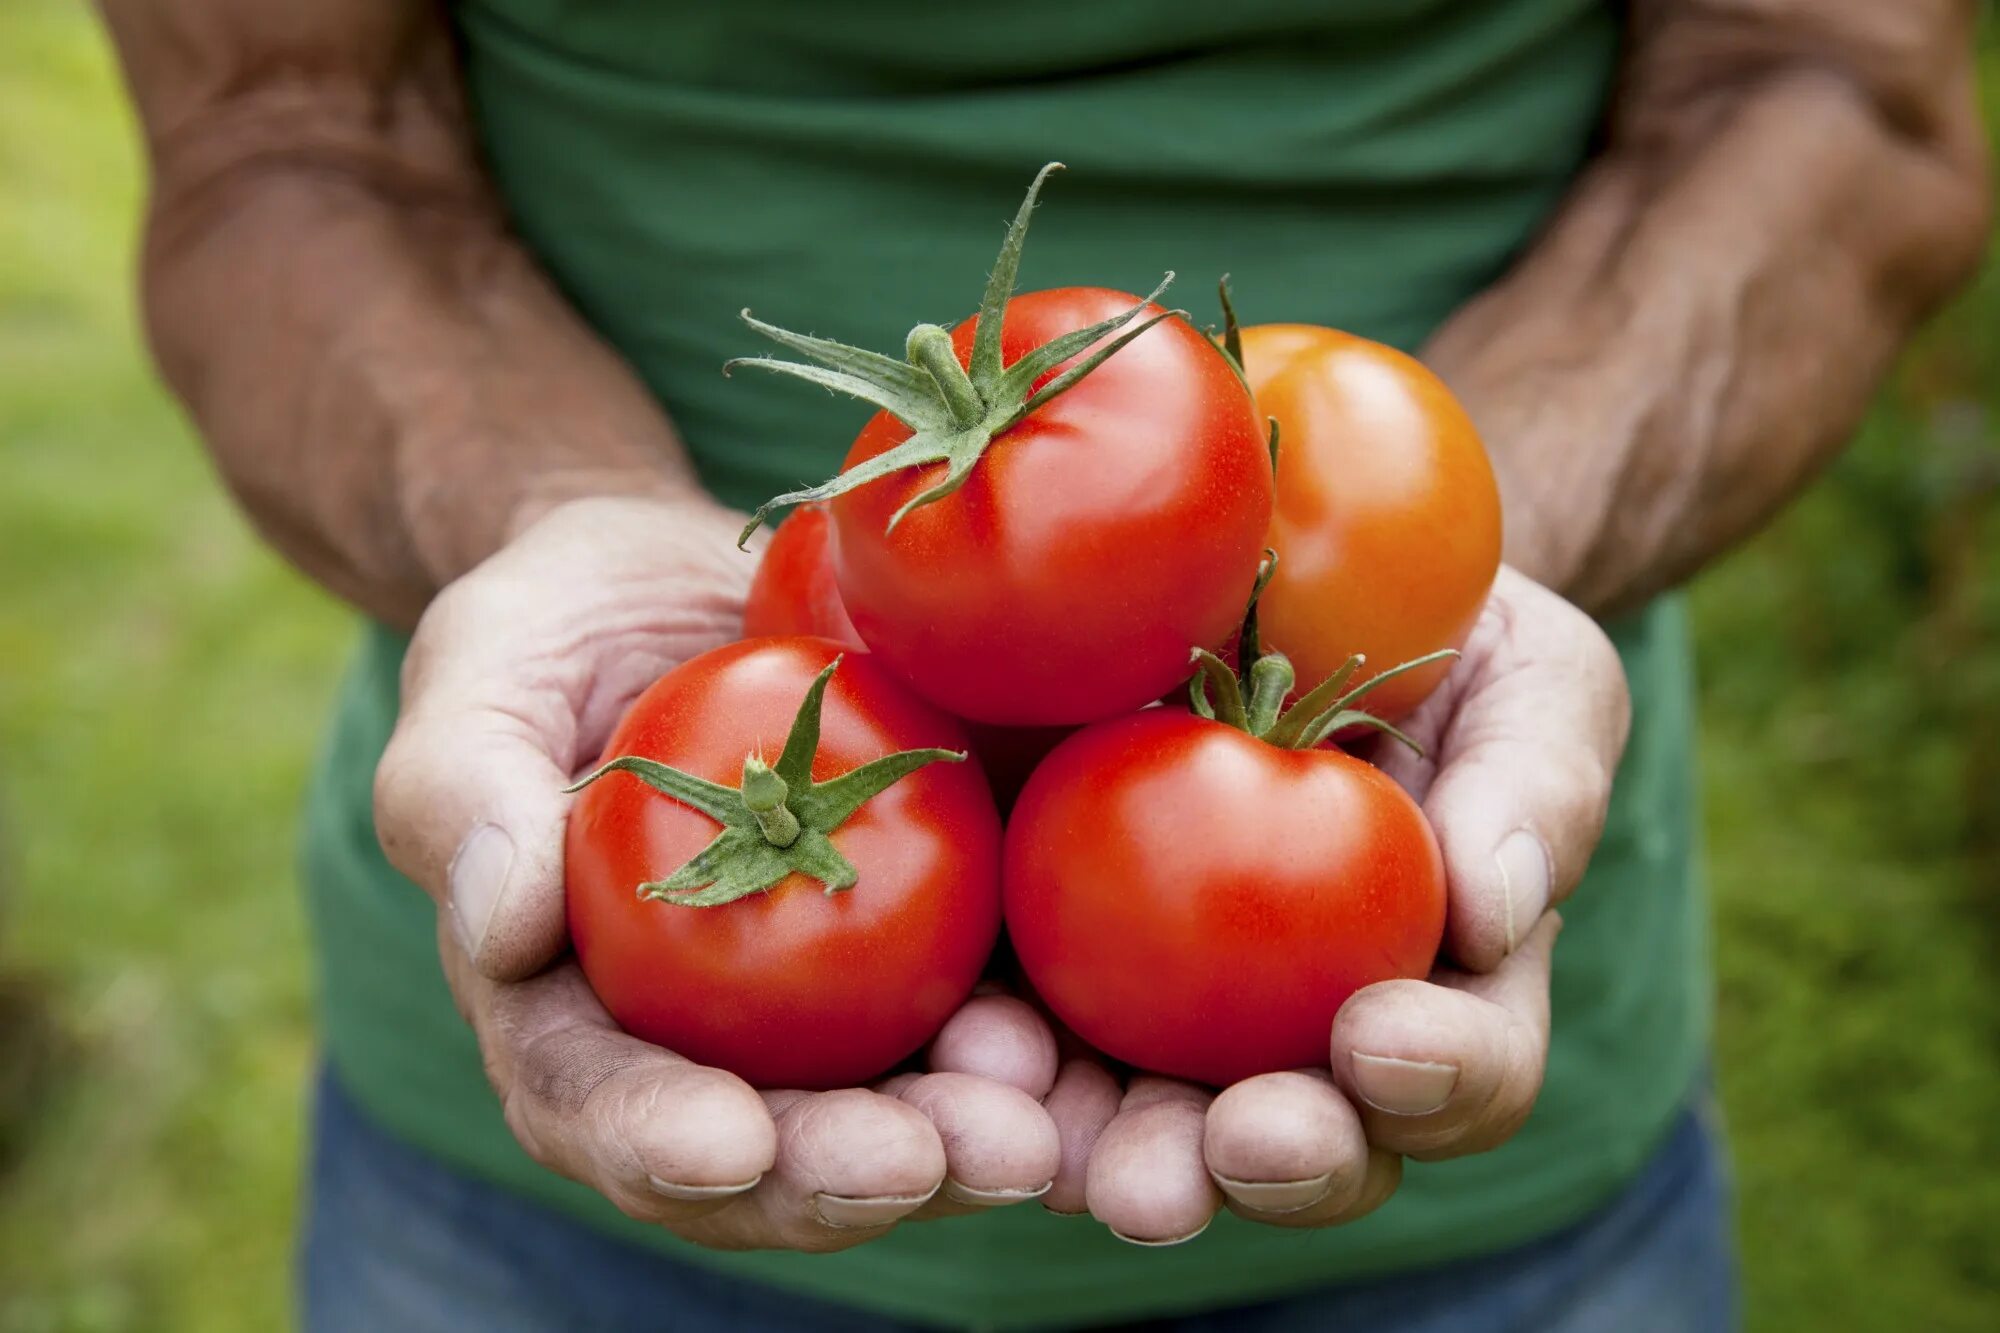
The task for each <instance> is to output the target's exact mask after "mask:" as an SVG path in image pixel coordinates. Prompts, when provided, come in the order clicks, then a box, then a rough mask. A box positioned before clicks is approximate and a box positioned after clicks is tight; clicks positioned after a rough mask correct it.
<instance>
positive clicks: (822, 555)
mask: <svg viewBox="0 0 2000 1333" xmlns="http://www.w3.org/2000/svg"><path fill="white" fill-rule="evenodd" d="M832 542H833V524H832V520H831V519H830V518H829V517H828V516H827V512H826V507H825V506H824V505H816V504H804V505H800V506H799V507H798V508H796V509H794V510H793V511H792V512H791V513H790V514H789V515H787V516H786V518H785V521H784V522H782V523H780V524H779V525H778V530H777V531H776V532H774V533H772V534H771V540H770V543H769V544H768V545H766V546H765V547H764V558H763V560H762V561H761V562H760V563H759V564H758V566H757V574H756V577H754V578H753V579H752V580H751V581H750V595H749V597H748V599H747V600H746V601H745V602H744V604H743V633H744V635H745V636H746V637H752V636H758V635H766V634H817V635H819V636H820V637H821V638H826V639H832V640H834V641H835V642H836V643H841V644H845V645H846V646H848V647H850V648H853V649H855V650H856V651H860V652H865V651H866V645H865V644H863V643H862V642H861V636H860V635H859V634H856V633H855V632H854V624H853V622H852V621H850V620H849V619H848V618H847V609H846V608H845V607H843V606H842V605H841V604H840V589H839V588H838V587H836V586H835V585H834V579H833V547H832ZM965 729H966V732H967V734H968V735H969V736H970V737H971V739H972V752H973V753H974V754H975V755H977V756H978V757H979V764H980V767H982V768H984V769H985V770H986V781H987V782H988V783H990V784H991V785H992V787H993V799H994V800H995V801H996V802H997V803H998V804H999V806H1000V809H1001V810H1002V811H1005V810H1007V809H1008V808H1010V807H1011V806H1012V805H1013V803H1014V798H1015V796H1017V795H1019V794H1020V791H1021V784H1023V783H1025V782H1026V781H1027V780H1028V774H1030V773H1032V772H1034V770H1035V765H1036V764H1038V763H1040V762H1041V761H1042V756H1043V755H1045V754H1047V753H1048V752H1049V751H1050V750H1052V749H1054V748H1055V747H1056V744H1057V743H1058V742H1059V741H1061V740H1062V738H1063V737H1065V736H1067V735H1069V734H1070V732H1071V731H1072V730H1074V728H1072V727H996V726H988V725H986V724H985V723H981V722H968V723H967V724H966V728H965Z"/></svg>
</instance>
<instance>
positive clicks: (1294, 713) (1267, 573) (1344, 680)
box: [1188, 422, 1458, 755]
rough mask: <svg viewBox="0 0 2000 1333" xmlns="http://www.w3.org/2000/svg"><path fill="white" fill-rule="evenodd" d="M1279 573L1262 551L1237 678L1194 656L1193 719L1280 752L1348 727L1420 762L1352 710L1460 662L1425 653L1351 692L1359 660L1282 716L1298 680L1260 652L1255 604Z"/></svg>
mask: <svg viewBox="0 0 2000 1333" xmlns="http://www.w3.org/2000/svg"><path fill="white" fill-rule="evenodd" d="M1276 441H1277V425H1276V423H1275V422H1273V423H1272V448H1273V451H1274V452H1275V450H1276V447H1277V443H1276ZM1277 568H1278V553H1277V552H1276V551H1272V550H1268V549H1267V550H1266V551H1265V552H1264V560H1263V563H1262V564H1260V565H1259V566H1258V567H1257V582H1256V585H1255V586H1254V587H1253V588H1252V589H1251V591H1250V606H1249V609H1248V610H1247V611H1245V612H1244V614H1243V633H1242V636H1241V638H1240V640H1239V647H1238V649H1237V666H1236V667H1235V669H1234V670H1232V669H1231V668H1230V666H1229V664H1228V663H1227V662H1225V661H1223V660H1222V659H1221V658H1220V657H1217V656H1216V655H1215V654H1214V653H1212V652H1210V651H1209V650H1208V649H1206V648H1196V649H1195V650H1194V653H1193V656H1192V657H1191V658H1190V660H1191V661H1192V662H1193V664H1194V667H1195V673H1194V677H1193V679H1191V680H1189V681H1188V702H1189V704H1190V706H1192V707H1193V709H1194V711H1195V713H1196V714H1197V715H1198V716H1201V717H1204V718H1207V719H1208V720H1209V721H1211V722H1220V723H1223V724H1224V725H1225V726H1231V727H1235V728H1236V729H1237V730H1239V731H1246V732H1248V733H1250V734H1251V735H1252V736H1255V737H1256V738H1257V739H1258V740H1261V741H1267V742H1269V743H1270V744H1272V745H1276V746H1278V747H1280V748H1281V749H1287V750H1310V749H1313V748H1314V747H1316V746H1318V745H1320V744H1321V743H1322V742H1324V741H1325V740H1326V739H1327V738H1328V737H1330V736H1335V735H1338V734H1339V733H1340V732H1342V731H1345V730H1347V729H1348V728H1349V727H1367V728H1370V729H1371V730H1374V731H1379V732H1381V733H1383V734H1384V735H1387V736H1393V737H1395V738H1396V739H1397V740H1399V741H1401V742H1402V743H1403V744H1405V745H1407V746H1409V747H1410V748H1411V749H1412V750H1414V751H1416V753H1418V754H1419V755H1421V754H1422V753H1423V752H1424V747H1423V746H1421V745H1419V744H1418V743H1417V742H1416V740H1415V739H1414V738H1412V737H1411V736H1410V735H1409V734H1408V733H1406V732H1404V731H1403V730H1401V729H1400V728H1398V727H1397V726H1395V725H1394V724H1393V723H1390V722H1387V721H1384V720H1383V719H1382V718H1379V717H1376V716H1375V715H1374V714H1373V713H1370V712H1367V711H1365V710H1363V709H1360V708H1356V707H1355V705H1356V704H1357V703H1359V702H1360V701H1361V700H1362V698H1363V697H1365V696H1366V695H1367V694H1368V693H1369V691H1371V690H1373V689H1374V688H1375V687H1376V686H1378V685H1382V684H1385V683H1387V682H1388V681H1391V680H1394V679H1395V678H1396V677H1398V676H1401V675H1404V674H1406V673H1407V672H1411V671H1415V670H1417V669H1418V668H1420V667H1426V666H1429V665H1430V664H1431V663H1433V662H1441V661H1445V660H1447V659H1449V658H1454V657H1457V656H1458V652H1457V651H1456V650H1455V649H1451V648H1446V649H1443V650H1441V651H1439V652H1435V653H1426V654H1425V655H1424V656H1422V657H1418V658H1413V659H1411V660H1410V661H1408V662H1404V663H1401V664H1400V665H1397V666H1393V667H1390V668H1389V669H1388V670H1387V671H1384V672H1381V673H1380V674H1379V675H1375V676H1371V677H1370V678H1368V679H1367V680H1364V681H1362V682H1361V683H1360V684H1359V685H1353V686H1350V685H1349V682H1350V681H1352V680H1353V679H1354V677H1355V674H1356V673H1357V672H1359V671H1360V670H1361V668H1362V667H1363V666H1364V665H1365V664H1366V662H1367V658H1366V657H1364V656H1363V655H1362V654H1360V653H1356V654H1354V655H1353V656H1352V657H1349V658H1348V659H1347V661H1346V662H1344V663H1342V664H1341V667H1340V669H1339V670H1338V671H1335V672H1334V673H1333V674H1332V675H1331V676H1328V677H1327V678H1326V679H1325V680H1323V681H1321V682H1319V684H1317V685H1315V686H1314V687H1313V688H1312V689H1310V690H1308V691H1306V693H1304V694H1303V695H1301V696H1299V699H1298V701H1297V702H1295V703H1294V704H1292V706H1291V707H1289V708H1287V707H1285V700H1286V698H1288V697H1289V696H1290V695H1291V692H1292V687H1293V686H1294V685H1295V684H1296V683H1297V679H1298V673H1297V672H1296V671H1295V670H1294V669H1293V667H1292V663H1291V659H1289V658H1287V657H1286V656H1285V655H1284V654H1283V653H1279V652H1267V651H1265V649H1264V646H1263V641H1262V639H1261V638H1260V637H1259V635H1258V630H1257V601H1258V599H1259V598H1260V597H1262V596H1263V595H1264V588H1265V585H1267V584H1268V583H1270V581H1271V575H1272V574H1273V573H1275V572H1276V571H1277Z"/></svg>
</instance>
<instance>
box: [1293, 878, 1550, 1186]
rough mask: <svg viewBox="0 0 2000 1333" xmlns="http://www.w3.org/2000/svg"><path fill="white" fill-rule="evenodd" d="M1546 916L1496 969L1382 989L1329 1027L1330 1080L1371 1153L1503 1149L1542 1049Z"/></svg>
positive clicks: (1368, 992) (1532, 1086) (1528, 1102)
mask: <svg viewBox="0 0 2000 1333" xmlns="http://www.w3.org/2000/svg"><path fill="white" fill-rule="evenodd" d="M1561 924H1562V923H1561V919H1560V918H1559V917H1558V916H1557V915H1556V914H1555V913H1553V912H1551V913H1549V914H1548V916H1547V917H1546V918H1545V919H1544V920H1543V921H1542V923H1541V924H1540V925H1538V926H1537V927H1536V928H1535V929H1534V930H1533V931H1531V932H1529V935H1528V938H1527V939H1526V940H1525V941H1524V942H1523V943H1522V945H1521V947H1520V948H1518V949H1516V950H1515V951H1514V953H1513V954H1512V955H1511V956H1510V957H1508V959H1507V960H1506V961H1505V962H1504V963H1502V964H1501V965H1500V966H1499V967H1498V968H1496V969H1495V970H1494V971H1492V972H1490V973H1485V974H1478V975H1474V974H1464V973H1460V974H1456V975H1450V974H1441V975H1442V976H1446V977H1447V979H1448V981H1449V984H1445V985H1439V984H1434V983H1432V982H1423V981H1385V982H1379V983H1377V984H1376V985H1373V986H1369V987H1367V988H1366V989H1364V990H1361V991H1359V992H1357V993H1356V994H1355V995H1354V997H1353V998H1352V999H1350V1000H1349V1001H1348V1002H1347V1003H1346V1004H1345V1005H1343V1006H1341V1010H1340V1013H1339V1014H1338V1015H1336V1016H1335V1018H1334V1020H1333V1040H1332V1050H1331V1055H1332V1069H1333V1076H1334V1080H1335V1082H1336V1083H1338V1085H1339V1086H1340V1089H1341V1091H1342V1092H1344V1093H1346V1094H1347V1095H1348V1097H1349V1098H1350V1100H1351V1101H1352V1103H1353V1105H1354V1107H1355V1109H1356V1110H1357V1111H1358V1112H1359V1113H1360V1115H1361V1119H1362V1124H1363V1125H1364V1127H1365V1128H1366V1129H1367V1132H1368V1141H1369V1142H1370V1143H1371V1144H1373V1145H1374V1146H1375V1147H1377V1148H1382V1149H1386V1150H1388V1151H1390V1152H1399V1153H1403V1154H1404V1155H1406V1156H1409V1157H1414V1158H1417V1159H1419V1160H1421V1161H1431V1160H1435V1159H1438V1158H1444V1157H1456V1156H1460V1155H1462V1154H1465V1153H1475V1152H1484V1151H1485V1150H1487V1149H1489V1148H1493V1147H1496V1146H1498V1145H1499V1144H1501V1143H1504V1142H1505V1141H1506V1140H1507V1139H1508V1138H1509V1137H1511V1136H1512V1135H1513V1133H1514V1131H1515V1130H1517V1129H1519V1128H1520V1126H1521V1123H1522V1121H1524V1120H1526V1119H1527V1118H1528V1113H1529V1112H1530V1111H1531V1110H1533V1109H1534V1105H1535V1097H1536V1095H1537V1094H1538V1093H1539V1092H1540V1090H1541V1085H1542V1072H1543V1068H1544V1066H1545V1064H1546V1062H1547V1058H1548V1045H1549V958H1550V951H1551V949H1552V948H1553V946H1554V944H1555V937H1556V933H1557V931H1558V930H1560V929H1561Z"/></svg>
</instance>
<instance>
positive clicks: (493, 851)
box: [446, 824, 514, 959]
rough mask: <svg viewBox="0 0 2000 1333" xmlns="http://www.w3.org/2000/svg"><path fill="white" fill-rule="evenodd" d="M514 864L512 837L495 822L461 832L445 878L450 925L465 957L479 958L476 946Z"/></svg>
mask: <svg viewBox="0 0 2000 1333" xmlns="http://www.w3.org/2000/svg"><path fill="white" fill-rule="evenodd" d="M513 866H514V840H513V839H512V838H510V837H508V836H507V830H506V829H503V828H501V827H500V826H499V825H498V824H481V825H479V826H478V827H477V828H474V829H473V830H472V832H470V833H468V834H466V835H465V841H464V842H461V843H460V844H458V851H457V852H456V853H454V854H453V855H452V858H451V868H450V869H449V870H448V871H446V881H447V883H448V885H449V887H450V889H451V915H452V924H453V927H454V928H455V929H456V930H457V931H458V942H459V943H460V944H461V945H463V946H464V948H465V952H466V956H467V957H469V958H474V959H476V958H478V957H479V946H480V945H482V944H484V943H485V942H486V932H487V930H488V929H489V928H491V926H492V925H493V915H494V913H495V912H497V911H498V910H499V908H500V899H501V896H502V895H503V894H504V893H505V892H506V889H507V872H508V871H509V870H511V869H512V868H513Z"/></svg>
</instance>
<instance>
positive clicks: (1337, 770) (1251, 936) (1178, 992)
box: [1004, 708, 1445, 1085]
mask: <svg viewBox="0 0 2000 1333" xmlns="http://www.w3.org/2000/svg"><path fill="white" fill-rule="evenodd" d="M1004 881H1005V903H1006V920H1007V930H1008V934H1009V937H1010V938H1011V939H1012V941H1013V944H1014V949H1015V952H1016V953H1017V954H1018V955H1019V956H1020V960H1021V964H1022V966H1023V967H1024V968H1025V969H1026V972H1027V975H1028V978H1029V979H1030V980H1031V981H1032V982H1033V983H1034V986H1035V988H1036V990H1037V991H1038V992H1039V993H1040V994H1041V996H1042V998H1043V999H1044V1000H1045V1001H1047V1003H1048V1005H1049V1007H1050V1008H1051V1009H1052V1010H1054V1011H1055V1013H1056V1015H1057V1016H1058V1017H1060V1018H1061V1019H1062V1020H1063V1021H1064V1022H1065V1023H1067V1024H1068V1025H1069V1026H1070V1027H1071V1029H1073V1030H1074V1031H1075V1032H1076V1034H1077V1035H1078V1036H1079V1037H1081V1038H1082V1039H1083V1040H1084V1041H1086V1042H1088V1043H1090V1044H1091V1045H1092V1046H1094V1047H1096V1048H1097V1049H1099V1050H1101V1051H1103V1052H1104V1053H1105V1054H1107V1055H1110V1056H1113V1057H1115V1058H1117V1059H1120V1060H1123V1061H1126V1062H1128V1063H1130V1064H1133V1065H1136V1066H1138V1067H1139V1068H1142V1069H1148V1070H1152V1071H1154V1072H1156V1073H1162V1074H1170V1075H1173V1076H1175V1077H1179V1078H1187V1079H1194V1080H1196V1081H1199V1082H1203V1083H1210V1084H1217V1085H1224V1084H1229V1083H1234V1082H1236V1081H1237V1080H1239V1079H1243V1078H1247V1077H1249V1076H1251V1075H1253V1074H1260V1073H1268V1072H1272V1071H1275V1070H1282V1069H1296V1068H1302V1067H1315V1066H1317V1067H1324V1066H1325V1065H1326V1063H1327V1060H1328V1058H1329V1055H1328V1041H1329V1039H1330V1036H1331V1032H1332V1025H1333V1017H1334V1014H1335V1013H1336V1012H1337V1011H1338V1010H1339V1008H1340V1006H1341V1004H1342V1003H1343V1002H1344V1001H1345V1000H1346V999H1347V997H1348V996H1350V995H1352V994H1353V993H1354V992H1355V991H1357V990H1359V989H1360V988H1361V987H1363V986H1367V985H1370V984H1372V983H1374V982H1377V981H1386V980H1389V979H1391V978H1395V977H1422V976H1424V975H1426V974H1427V973H1428V972H1429V970H1430V967H1431V964H1432V962H1433V961H1434V960H1435V958H1436V956H1437V950H1438V945H1439V942H1440V940H1441V939H1442V938H1443V934H1444V913H1445V882H1444V864H1443V858H1442V856H1441V855H1440V853H1439V851H1438V845H1437V840H1436V838H1435V837H1434V836H1433V834H1432V833H1431V830H1430V826H1429V824H1427V823H1426V822H1425V820H1424V817H1423V812H1422V811H1421V810H1419V809H1418V808H1417V805H1416V803H1415V802H1414V801H1412V800H1411V799H1410V798H1409V796H1408V795H1407V794H1405V793H1404V792H1403V790H1402V788H1400V787H1398V786H1397V785H1396V784H1395V782H1394V781H1392V780H1391V779H1390V778H1389V777H1388V776H1387V775H1386V774H1384V773H1382V772H1381V771H1380V770H1379V769H1376V768H1373V767H1371V766H1369V765H1368V764H1365V763H1363V762H1361V761H1360V760H1358V759H1355V758H1353V757H1352V756H1350V755H1348V754H1345V753H1344V752H1342V751H1340V750H1337V749H1332V748H1323V749H1317V750H1285V749H1280V748H1278V747H1276V746H1273V745H1269V744H1266V743H1265V742H1263V741H1260V740H1257V739H1255V738H1253V737H1251V736H1249V735H1247V734H1246V733H1244V732H1241V731H1238V730H1235V729H1233V728H1231V727H1228V726H1225V725H1223V724H1221V723H1218V722H1210V721H1206V720H1204V719H1202V718H1198V717H1195V716H1194V715H1193V714H1190V713H1187V712H1183V711H1179V710H1176V709H1171V708H1157V709H1152V710H1149V711H1147V712H1144V713H1137V714H1134V715H1132V716H1130V717H1126V718H1120V719H1117V720H1115V721H1111V722H1104V723H1099V724H1098V725H1096V726H1093V727H1086V728H1084V729H1083V730H1082V731H1080V732H1078V733H1077V734H1076V735H1075V736H1072V737H1071V738H1070V739H1069V740H1067V741H1065V742H1064V743H1063V744H1062V745H1060V746H1058V747H1057V748H1056V750H1055V752H1054V753H1053V754H1051V755H1050V756H1049V757H1048V758H1047V759H1045V760H1043V761H1042V765H1041V767H1040V768H1038V769H1037V770H1036V771H1035V775H1034V777H1033V778H1031V779H1030V780H1029V782H1028V786H1027V789H1026V790H1024V791H1023V792H1022V793H1021V799H1020V802H1019V803H1018V804H1017V805H1016V806H1015V809H1014V815H1013V817H1012V819H1011V820H1010V821H1009V823H1008V827H1007V842H1006V866H1005V871H1004Z"/></svg>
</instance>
